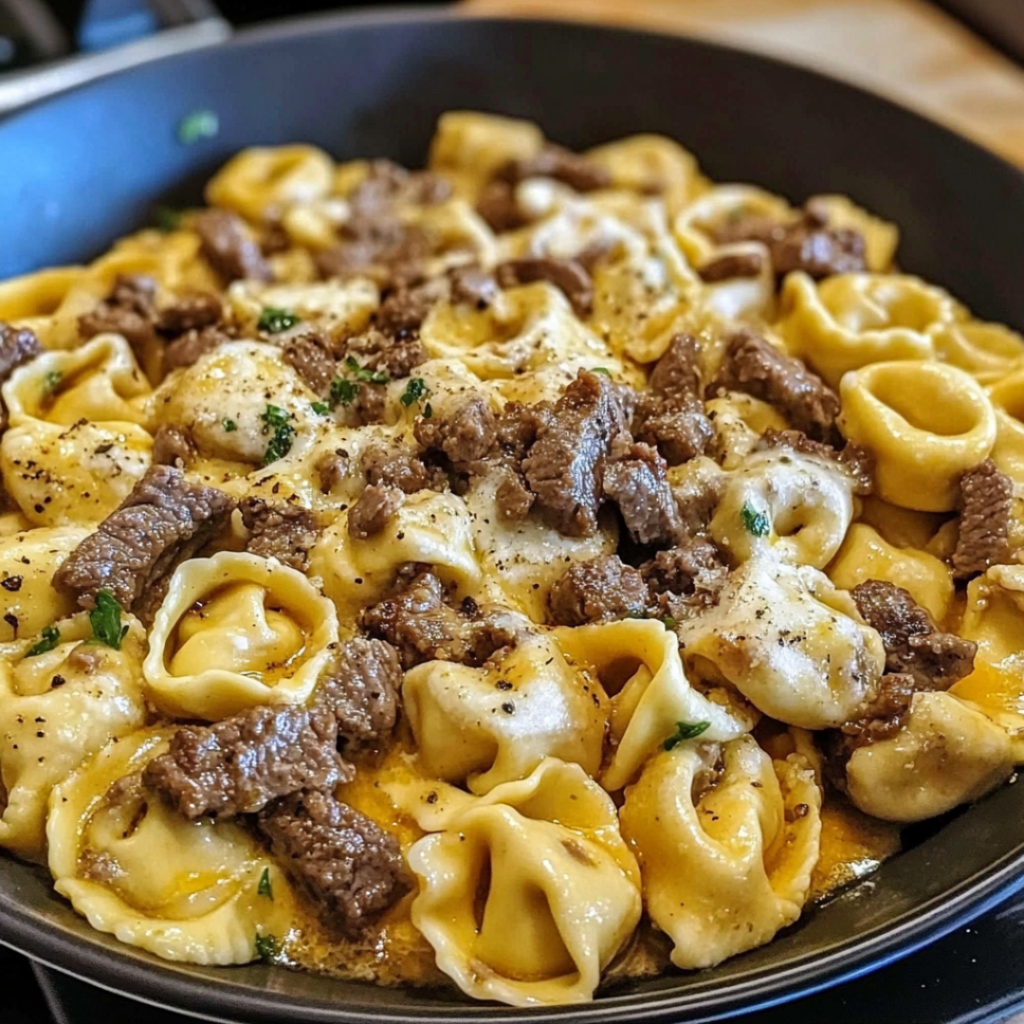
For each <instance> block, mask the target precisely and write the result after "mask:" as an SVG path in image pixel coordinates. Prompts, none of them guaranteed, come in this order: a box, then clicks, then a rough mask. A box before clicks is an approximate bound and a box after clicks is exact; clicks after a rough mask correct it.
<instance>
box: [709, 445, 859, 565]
mask: <svg viewBox="0 0 1024 1024" xmlns="http://www.w3.org/2000/svg"><path fill="white" fill-rule="evenodd" d="M853 486H854V484H853V480H852V479H851V478H850V476H849V475H848V474H847V473H846V472H845V471H844V470H843V469H842V468H841V467H840V466H839V465H838V464H836V463H834V462H830V461H828V460H826V459H819V458H815V457H813V456H804V455H799V454H797V453H795V452H789V451H787V450H786V449H777V450H775V451H765V452H758V453H756V454H753V455H750V456H749V457H748V458H747V459H745V460H744V463H743V465H742V467H741V468H737V469H736V470H734V471H733V472H732V473H731V474H730V475H729V477H728V480H727V481H726V482H725V484H724V486H723V490H722V498H721V500H720V501H719V503H718V508H717V510H716V511H715V516H714V518H713V519H712V520H711V526H710V531H711V536H712V537H714V539H715V540H716V541H717V542H718V544H719V546H720V547H721V548H722V549H723V550H724V551H726V552H728V553H729V555H730V556H731V557H732V558H734V559H736V560H738V561H745V560H746V559H748V558H751V557H753V556H754V555H755V554H756V553H757V552H758V551H770V552H773V553H774V554H775V556H776V557H778V558H780V559H782V560H783V561H785V562H789V563H791V564H793V565H810V566H813V567H814V568H815V569H823V568H824V567H825V566H826V565H828V563H829V562H830V561H831V560H832V557H833V555H835V553H836V552H837V551H838V550H839V547H840V545H841V544H842V543H843V538H844V537H845V536H846V531H847V529H848V528H849V526H850V523H851V521H852V520H853ZM752 522H753V523H762V522H763V524H764V526H765V529H763V530H761V529H757V530H751V528H750V524H751V523H752Z"/></svg>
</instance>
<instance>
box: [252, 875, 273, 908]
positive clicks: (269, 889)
mask: <svg viewBox="0 0 1024 1024" xmlns="http://www.w3.org/2000/svg"><path fill="white" fill-rule="evenodd" d="M256 892H257V894H258V895H260V896H266V897H267V899H268V900H272V899H273V898H274V889H273V886H272V885H271V884H270V868H264V869H263V874H262V875H260V884H259V886H257V888H256Z"/></svg>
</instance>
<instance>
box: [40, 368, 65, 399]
mask: <svg viewBox="0 0 1024 1024" xmlns="http://www.w3.org/2000/svg"><path fill="white" fill-rule="evenodd" d="M63 379H64V374H63V373H61V372H60V370H47V371H46V373H45V374H44V375H43V394H44V395H52V394H53V393H54V391H56V390H57V385H58V384H60V382H61V381H62V380H63Z"/></svg>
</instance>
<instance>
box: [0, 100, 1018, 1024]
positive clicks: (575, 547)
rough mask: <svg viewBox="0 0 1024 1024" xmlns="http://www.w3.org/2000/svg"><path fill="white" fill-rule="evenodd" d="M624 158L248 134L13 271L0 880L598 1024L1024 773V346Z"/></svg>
mask: <svg viewBox="0 0 1024 1024" xmlns="http://www.w3.org/2000/svg"><path fill="white" fill-rule="evenodd" d="M593 141H595V142H599V143H600V144H598V145H596V146H594V147H593V148H591V149H588V150H585V151H581V152H573V151H570V150H568V149H565V148H564V147H562V146H560V145H558V144H556V143H554V142H552V141H550V140H548V139H546V138H545V137H544V134H543V132H542V131H541V129H540V128H539V127H538V126H537V125H535V124H532V123H530V122H526V121H521V120H515V119H512V118H507V117H501V116H497V115H491V114H483V113H477V112H473V111H453V112H450V113H447V114H445V115H444V116H443V117H442V118H441V119H440V122H439V124H438V126H437V131H436V133H435V136H434V139H433V142H432V144H431V146H430V150H429V155H428V166H427V169H426V170H424V171H410V170H407V169H405V168H403V167H400V166H398V165H397V164H395V163H392V162H391V161H389V160H386V159H374V158H372V155H370V156H369V157H368V158H367V159H352V160H347V161H346V162H343V163H336V162H335V159H334V156H333V155H331V154H328V153H327V152H324V151H323V150H321V149H319V148H317V147H315V146H311V145H305V144H301V143H297V144H292V145H285V146H277V147H258V148H253V149H249V150H246V151H244V152H242V153H240V154H238V155H237V156H236V157H234V158H233V159H231V160H230V161H229V162H228V163H227V164H226V165H225V166H224V167H223V168H222V169H221V170H220V171H219V172H218V173H217V174H216V175H215V177H214V178H213V179H212V181H211V182H210V183H209V186H208V188H207V191H206V199H207V202H208V204H209V208H208V209H204V210H198V209H194V210H184V211H180V212H179V211H173V210H161V211H160V224H159V229H157V228H156V227H151V228H143V229H142V230H139V231H137V232H136V233H135V234H133V235H131V236H129V237H127V238H124V239H122V240H121V241H120V242H117V243H116V244H115V245H114V246H113V248H111V250H110V251H109V252H107V253H105V254H103V255H101V256H99V257H98V258H96V259H94V260H92V262H90V263H88V264H87V265H83V266H72V267H61V268H53V269H49V270H40V271H38V272H36V273H32V274H29V275H26V276H24V277H21V278H16V279H14V280H10V281H6V282H0V392H2V403H0V405H2V408H0V848H2V849H0V856H8V855H12V856H17V857H20V858H23V859H26V860H30V861H35V862H37V863H42V862H45V863H48V865H49V867H50V870H51V872H52V874H53V876H54V878H55V881H56V888H57V892H58V893H59V894H61V895H62V896H63V897H65V898H66V899H67V900H69V901H70V903H71V905H72V906H73V908H74V909H75V910H76V911H77V912H78V913H79V914H81V915H84V916H85V917H86V918H87V919H88V921H89V922H90V923H91V924H92V925H93V927H94V928H96V929H98V930H100V931H104V932H107V933H109V934H111V935H114V936H116V937H117V938H118V939H120V940H121V941H122V942H125V943H128V944H130V945H134V946H137V947H139V948H140V949H142V950H145V951H148V952H149V953H153V954H156V955H157V956H160V957H163V958H166V959H170V960H177V961H184V962H189V963H195V964H205V965H228V964H242V963H247V962H250V961H253V960H257V959H259V960H265V961H270V962H272V963H278V964H286V965H288V966H290V967H298V968H303V969H307V970H311V971H314V972H320V973H323V974H326V975H330V976H337V977H342V978H345V979H349V980H357V979H358V980H360V981H375V982H378V983H380V984H384V985H406V984H414V985H418V986H426V985H432V986H436V985H439V984H443V983H445V981H446V980H447V981H448V982H450V983H451V984H453V985H454V986H457V988H458V989H460V990H461V992H462V993H463V994H464V995H466V996H468V997H470V998H472V999H485V1000H497V1001H500V1002H505V1003H508V1004H511V1005H513V1006H516V1007H527V1008H529V1007H534V1008H542V1007H544V1006H545V1005H550V1004H566V1003H573V1002H582V1001H585V1000H589V999H592V998H595V997H596V998H599V999H600V998H602V997H601V995H599V993H600V992H601V991H602V987H607V986H610V985H611V984H614V983H617V982H619V981H621V980H623V979H630V978H637V977H647V976H650V975H651V974H652V973H654V972H659V971H667V970H671V969H673V968H675V969H682V970H687V971H691V970H700V969H703V968H707V967H711V966H714V965H716V964H719V963H721V962H722V961H723V960H725V959H727V958H728V957H731V956H734V955H738V954H741V953H743V952H744V951H748V950H751V949H753V948H755V947H757V946H760V945H763V944H764V943H767V942H769V941H771V940H772V939H773V937H774V936H775V935H776V934H777V933H778V932H779V931H780V930H781V929H785V928H788V927H791V926H794V925H796V924H797V922H798V920H799V918H800V917H801V914H802V912H803V910H804V908H805V907H806V906H807V905H808V903H809V902H812V901H817V900H818V899H820V898H821V897H824V896H826V895H828V894H829V893H831V892H833V891H835V890H836V889H837V888H838V887H839V886H840V885H845V884H848V883H853V882H856V881H857V880H859V879H861V878H863V877H865V876H866V875H867V874H869V873H870V872H872V871H874V870H875V869H876V868H877V867H878V866H879V865H880V864H881V863H882V861H884V860H885V859H886V858H888V857H890V856H892V855H894V854H895V853H896V851H897V850H898V849H899V845H900V831H901V826H902V824H903V823H907V822H916V821H919V820H921V819H923V818H927V817H933V816H935V815H939V814H942V813H944V812H946V811H948V810H950V809H952V808H954V807H956V806H958V805H960V804H963V803H967V802H971V801H974V800H979V799H982V798H983V797H984V796H985V794H986V793H988V792H989V791H990V790H991V789H993V788H995V787H997V786H998V785H1000V784H1001V783H1002V782H1003V781H1005V780H1007V779H1008V778H1010V777H1011V775H1012V772H1013V771H1014V769H1015V768H1016V767H1018V766H1020V765H1024V681H1022V680H1024V642H1022V639H1021V638H1022V637H1024V566H1022V565H1021V564H1020V563H1021V562H1022V561H1024V557H1022V554H1021V552H1022V551H1024V340H1022V338H1021V336H1020V335H1019V334H1018V333H1017V332H1016V331H1015V330H1013V329H1011V328H1010V327H1004V326H1001V325H999V324H994V323H988V322H985V321H983V320H980V319H977V318H975V317H973V315H972V314H971V313H970V312H969V310H968V308H967V307H966V306H965V305H963V304H961V303H960V302H959V301H958V299H957V298H954V296H953V294H952V293H950V292H947V291H945V290H944V289H943V288H939V287H937V286H934V285H932V284H930V283H928V282H926V281H923V280H921V279H920V278H918V277H915V276H913V274H912V273H911V272H907V273H904V272H903V271H902V270H900V269H899V268H900V266H901V263H900V262H898V256H897V253H896V247H897V242H898V239H899V229H898V228H897V226H896V225H894V224H890V223H888V222H886V221H884V220H882V219H880V218H878V217H875V216H874V215H873V214H871V213H870V212H868V211H867V210H864V209H862V208H861V207H860V206H859V205H858V204H857V202H856V197H847V196H840V195H817V196H812V197H810V198H807V197H802V196H791V197H788V198H783V197H782V196H781V195H777V194H774V193H772V192H769V191H766V190H764V189H761V188H758V187H756V186H754V185H747V184H742V183H740V184H736V183H725V184H721V183H715V182H712V181H710V180H708V179H707V178H706V177H705V176H704V175H703V173H702V172H701V169H700V167H699V165H698V162H697V159H696V157H695V156H694V155H693V154H692V153H690V152H689V151H688V150H687V149H685V148H684V147H683V145H681V144H680V142H679V141H676V140H674V139H669V138H665V137H662V136H657V135H652V134H640V135H635V136H632V137H629V138H625V139H619V140H611V141H601V140H593ZM918 242H920V240H918ZM910 270H912V268H908V271H910ZM1020 326H1021V325H1019V324H1018V325H1015V327H1017V328H1019V327H1020ZM951 684H952V685H951ZM821 913H822V915H827V914H829V913H830V910H829V909H827V908H826V909H822V911H821ZM659 933H660V934H659ZM670 951H671V952H670ZM697 983H698V984H699V981H698V982H697ZM273 984H274V982H273V980H272V979H271V980H269V981H268V985H271V986H272V985H273ZM661 984H670V982H668V981H664V982H662V983H661ZM609 1005H611V1004H609ZM598 1012H599V1014H600V1013H604V1014H605V1015H607V1013H608V1012H611V1011H609V1010H608V1008H607V1007H606V1008H605V1009H603V1010H599V1011H598Z"/></svg>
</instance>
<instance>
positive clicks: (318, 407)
mask: <svg viewBox="0 0 1024 1024" xmlns="http://www.w3.org/2000/svg"><path fill="white" fill-rule="evenodd" d="M312 409H313V412H315V413H316V414H317V416H326V415H327V414H328V413H329V412H330V411H331V407H330V406H329V405H328V404H327V403H326V402H313V403H312Z"/></svg>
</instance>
